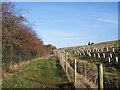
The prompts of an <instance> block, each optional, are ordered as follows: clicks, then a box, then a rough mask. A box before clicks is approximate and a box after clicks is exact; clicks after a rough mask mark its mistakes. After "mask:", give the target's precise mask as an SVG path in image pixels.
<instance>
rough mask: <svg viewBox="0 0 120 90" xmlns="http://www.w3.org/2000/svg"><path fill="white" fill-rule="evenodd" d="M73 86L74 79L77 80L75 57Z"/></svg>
mask: <svg viewBox="0 0 120 90" xmlns="http://www.w3.org/2000/svg"><path fill="white" fill-rule="evenodd" d="M74 66H75V67H74V75H75V76H74V86H76V80H77V77H76V73H77V67H76V59H75V62H74Z"/></svg>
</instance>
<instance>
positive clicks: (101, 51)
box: [59, 40, 120, 88]
mask: <svg viewBox="0 0 120 90" xmlns="http://www.w3.org/2000/svg"><path fill="white" fill-rule="evenodd" d="M119 43H120V41H118V40H116V41H109V42H102V43H97V44H93V45H85V46H75V47H68V48H63V49H59V53H60V54H61V55H63V57H64V55H66V53H67V56H68V63H69V64H70V65H71V67H73V69H74V60H75V59H77V73H79V74H81V75H83V76H84V75H85V74H84V73H85V72H86V73H87V75H86V77H87V79H88V80H89V81H90V82H92V83H94V84H95V83H97V82H96V80H97V65H98V64H100V63H101V64H103V70H104V87H105V88H118V87H120V77H119V76H120V72H119V70H120V61H119V58H120V47H119V45H118V44H119ZM60 57H61V56H60ZM63 59H64V58H63ZM80 67H82V68H83V69H82V68H80ZM84 68H86V69H85V71H84Z"/></svg>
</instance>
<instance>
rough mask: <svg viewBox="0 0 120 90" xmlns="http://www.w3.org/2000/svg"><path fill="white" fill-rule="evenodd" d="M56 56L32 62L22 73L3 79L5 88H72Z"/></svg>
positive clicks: (25, 66) (23, 68) (24, 67)
mask: <svg viewBox="0 0 120 90" xmlns="http://www.w3.org/2000/svg"><path fill="white" fill-rule="evenodd" d="M57 61H58V60H57V57H56V56H50V57H48V58H47V59H39V60H36V61H31V62H30V63H29V64H26V65H24V66H23V67H22V69H21V71H19V72H15V74H14V75H12V76H10V75H9V76H6V77H3V88H70V87H71V83H69V81H68V80H67V78H66V76H65V73H64V71H63V70H62V69H61V68H60V67H58V63H57Z"/></svg>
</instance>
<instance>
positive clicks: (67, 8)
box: [15, 2, 118, 48]
mask: <svg viewBox="0 0 120 90" xmlns="http://www.w3.org/2000/svg"><path fill="white" fill-rule="evenodd" d="M15 5H16V8H17V9H21V10H22V11H21V13H22V14H23V15H24V16H25V17H26V18H27V19H28V21H30V22H31V23H32V24H31V25H33V29H34V31H35V32H36V33H37V35H38V37H39V38H42V40H43V41H44V43H45V44H49V43H50V44H53V45H55V46H57V47H58V48H60V47H69V46H76V45H85V44H87V43H88V42H89V41H91V42H94V43H97V42H103V41H109V40H116V39H118V3H117V2H111V3H110V2H102V3H100V2H96V3H95V2H74V3H73V2H45V3H43V2H16V3H15Z"/></svg>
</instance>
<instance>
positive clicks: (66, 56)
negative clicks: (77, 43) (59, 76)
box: [65, 53, 68, 74]
mask: <svg viewBox="0 0 120 90" xmlns="http://www.w3.org/2000/svg"><path fill="white" fill-rule="evenodd" d="M67 59H68V54H67V53H65V64H66V65H65V66H66V67H65V70H66V74H67Z"/></svg>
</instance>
